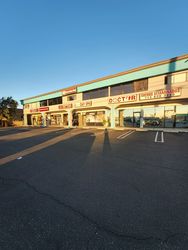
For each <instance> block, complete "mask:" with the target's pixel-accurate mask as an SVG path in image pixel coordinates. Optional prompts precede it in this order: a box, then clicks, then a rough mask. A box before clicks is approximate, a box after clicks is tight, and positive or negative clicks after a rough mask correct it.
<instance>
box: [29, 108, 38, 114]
mask: <svg viewBox="0 0 188 250" xmlns="http://www.w3.org/2000/svg"><path fill="white" fill-rule="evenodd" d="M30 112H31V113H36V112H38V109H30Z"/></svg>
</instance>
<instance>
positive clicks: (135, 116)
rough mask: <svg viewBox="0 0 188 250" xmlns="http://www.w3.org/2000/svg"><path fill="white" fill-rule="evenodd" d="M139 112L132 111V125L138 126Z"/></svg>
mask: <svg viewBox="0 0 188 250" xmlns="http://www.w3.org/2000/svg"><path fill="white" fill-rule="evenodd" d="M140 116H141V112H133V127H140Z"/></svg>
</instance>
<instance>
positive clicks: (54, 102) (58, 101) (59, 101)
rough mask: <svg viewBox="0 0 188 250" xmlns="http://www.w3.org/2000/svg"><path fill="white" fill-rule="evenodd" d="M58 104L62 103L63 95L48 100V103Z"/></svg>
mask: <svg viewBox="0 0 188 250" xmlns="http://www.w3.org/2000/svg"><path fill="white" fill-rule="evenodd" d="M57 104H62V97H56V98H52V99H49V100H48V105H49V106H51V105H57Z"/></svg>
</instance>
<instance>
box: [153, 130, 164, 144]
mask: <svg viewBox="0 0 188 250" xmlns="http://www.w3.org/2000/svg"><path fill="white" fill-rule="evenodd" d="M158 137H159V131H157V132H156V135H155V140H154V142H161V143H164V133H163V131H161V140H158Z"/></svg>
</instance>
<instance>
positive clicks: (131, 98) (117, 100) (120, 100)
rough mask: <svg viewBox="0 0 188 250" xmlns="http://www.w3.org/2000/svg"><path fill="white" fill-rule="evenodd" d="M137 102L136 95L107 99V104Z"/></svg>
mask: <svg viewBox="0 0 188 250" xmlns="http://www.w3.org/2000/svg"><path fill="white" fill-rule="evenodd" d="M136 100H137V95H125V96H117V97H112V98H109V99H108V103H124V102H135V101H136Z"/></svg>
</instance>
